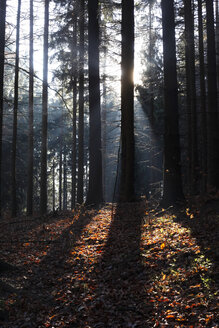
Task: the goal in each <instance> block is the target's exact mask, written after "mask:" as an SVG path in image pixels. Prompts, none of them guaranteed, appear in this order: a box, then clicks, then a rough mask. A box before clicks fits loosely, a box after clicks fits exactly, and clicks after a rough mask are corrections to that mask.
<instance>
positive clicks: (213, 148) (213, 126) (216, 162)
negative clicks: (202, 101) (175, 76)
mask: <svg viewBox="0 0 219 328" xmlns="http://www.w3.org/2000/svg"><path fill="white" fill-rule="evenodd" d="M206 18H207V24H206V26H207V61H208V63H207V77H208V96H207V100H208V111H207V112H208V185H209V188H210V190H211V189H212V188H213V189H218V188H219V170H218V167H219V152H218V149H219V134H218V114H217V70H216V49H215V31H214V12H213V1H212V0H206Z"/></svg>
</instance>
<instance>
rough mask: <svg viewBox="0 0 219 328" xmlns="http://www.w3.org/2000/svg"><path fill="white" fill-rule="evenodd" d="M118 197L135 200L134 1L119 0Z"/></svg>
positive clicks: (122, 199) (123, 199) (124, 199)
mask: <svg viewBox="0 0 219 328" xmlns="http://www.w3.org/2000/svg"><path fill="white" fill-rule="evenodd" d="M121 71H122V76H121V142H122V160H121V184H120V200H121V201H124V202H128V201H132V200H133V199H134V83H133V71H134V0H126V1H125V0H123V1H122V59H121Z"/></svg>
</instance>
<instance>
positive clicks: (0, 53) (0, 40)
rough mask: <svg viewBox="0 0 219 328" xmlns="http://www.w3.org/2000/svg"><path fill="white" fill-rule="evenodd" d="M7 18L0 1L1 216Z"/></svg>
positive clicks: (4, 6)
mask: <svg viewBox="0 0 219 328" xmlns="http://www.w3.org/2000/svg"><path fill="white" fill-rule="evenodd" d="M5 19H6V0H2V1H1V2H0V31H1V33H0V217H1V215H2V179H1V175H2V128H3V109H4V108H3V107H4V101H3V97H4V64H5Z"/></svg>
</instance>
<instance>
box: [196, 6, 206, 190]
mask: <svg viewBox="0 0 219 328" xmlns="http://www.w3.org/2000/svg"><path fill="white" fill-rule="evenodd" d="M202 16H203V14H202V0H198V30H199V78H200V109H201V172H202V174H201V176H202V179H201V180H202V182H201V192H202V194H204V193H205V192H206V187H207V125H206V122H207V114H206V86H205V63H204V43H203V21H202Z"/></svg>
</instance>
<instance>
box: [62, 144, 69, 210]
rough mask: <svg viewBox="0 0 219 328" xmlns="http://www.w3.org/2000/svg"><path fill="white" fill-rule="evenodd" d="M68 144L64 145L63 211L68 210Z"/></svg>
mask: <svg viewBox="0 0 219 328" xmlns="http://www.w3.org/2000/svg"><path fill="white" fill-rule="evenodd" d="M66 160H67V158H66V144H65V145H64V159H63V162H64V163H63V210H64V211H66V210H67V193H68V191H67V162H66Z"/></svg>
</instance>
